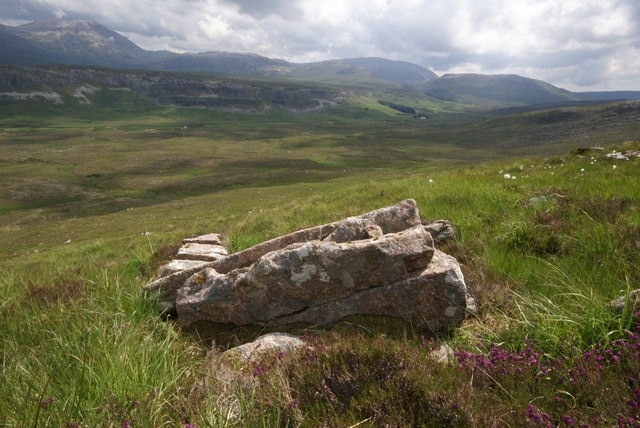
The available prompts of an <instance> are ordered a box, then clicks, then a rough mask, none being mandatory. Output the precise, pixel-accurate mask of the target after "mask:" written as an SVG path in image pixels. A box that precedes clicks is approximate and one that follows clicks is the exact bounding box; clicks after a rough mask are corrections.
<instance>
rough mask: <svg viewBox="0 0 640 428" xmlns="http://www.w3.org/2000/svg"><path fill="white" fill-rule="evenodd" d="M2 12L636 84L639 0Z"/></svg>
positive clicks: (299, 49)
mask: <svg viewBox="0 0 640 428" xmlns="http://www.w3.org/2000/svg"><path fill="white" fill-rule="evenodd" d="M0 16H2V17H3V18H2V20H1V22H4V23H19V22H26V21H30V20H42V19H51V18H55V17H64V18H65V19H90V20H94V21H97V22H100V23H102V24H104V25H106V26H108V27H109V28H112V29H114V30H116V31H118V32H120V33H122V34H124V35H125V36H127V37H129V38H130V39H132V40H133V41H134V42H136V43H138V44H140V45H141V46H142V47H144V48H145V49H168V50H175V51H181V52H184V51H198V52H203V51H211V50H224V51H237V52H255V53H258V54H261V55H265V56H269V57H277V58H282V59H286V60H290V61H295V62H308V61H317V60H323V59H331V58H344V57H360V56H380V57H385V58H390V59H398V60H404V61H410V62H414V63H418V64H421V65H424V66H427V67H429V68H431V69H434V70H435V71H437V72H439V73H444V72H480V73H488V74H489V73H517V74H523V75H526V76H527V77H533V78H538V79H541V80H546V81H549V82H550V83H553V84H557V85H560V86H564V87H567V88H571V89H581V88H582V89H597V88H602V89H640V65H639V64H638V60H637V59H636V58H638V49H640V26H638V25H637V23H638V22H640V2H638V1H637V0H562V1H558V0H536V1H531V0H509V1H507V0H485V1H482V2H478V1H473V0H350V1H348V2H347V1H344V2H337V1H333V0H272V1H264V0H163V1H161V2H159V1H156V0H137V1H135V2H123V1H122V0H3V1H2V4H0Z"/></svg>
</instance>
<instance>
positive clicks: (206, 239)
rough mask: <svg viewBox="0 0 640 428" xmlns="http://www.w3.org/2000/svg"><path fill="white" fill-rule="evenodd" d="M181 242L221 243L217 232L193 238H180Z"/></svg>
mask: <svg viewBox="0 0 640 428" xmlns="http://www.w3.org/2000/svg"><path fill="white" fill-rule="evenodd" d="M182 244H183V245H184V244H211V245H222V235H221V234H219V233H209V234H207V235H200V236H196V237H193V238H186V239H183V240H182Z"/></svg>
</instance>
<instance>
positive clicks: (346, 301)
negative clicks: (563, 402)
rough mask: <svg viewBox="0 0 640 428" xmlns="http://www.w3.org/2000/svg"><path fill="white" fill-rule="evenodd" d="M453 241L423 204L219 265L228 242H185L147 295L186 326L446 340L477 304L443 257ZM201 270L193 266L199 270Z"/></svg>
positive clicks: (292, 237)
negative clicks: (351, 321)
mask: <svg viewBox="0 0 640 428" xmlns="http://www.w3.org/2000/svg"><path fill="white" fill-rule="evenodd" d="M432 234H433V235H434V236H435V237H436V239H437V240H438V241H439V242H442V241H443V240H446V239H450V238H451V237H453V236H454V231H453V228H452V227H451V224H450V223H449V222H448V221H446V220H439V221H436V222H434V223H430V224H426V225H422V224H421V221H420V216H419V213H418V209H417V207H416V203H415V201H413V200H411V199H407V200H405V201H402V202H400V203H399V204H396V205H393V206H390V207H386V208H382V209H379V210H375V211H371V212H369V213H366V214H363V215H360V216H354V217H349V218H346V219H343V220H340V221H337V222H334V223H329V224H325V225H321V226H316V227H311V228H308V229H303V230H299V231H296V232H293V233H290V234H287V235H284V236H280V237H278V238H275V239H272V240H269V241H266V242H263V243H261V244H258V245H256V246H254V247H251V248H248V249H246V250H244V251H240V252H238V253H235V254H231V255H227V256H220V253H222V251H221V250H220V248H224V247H222V245H221V244H220V242H221V241H222V239H221V236H220V235H218V234H210V235H203V236H201V237H196V238H191V239H189V240H185V241H184V245H183V248H182V249H181V251H180V252H179V253H180V254H179V256H177V257H187V256H185V255H184V254H185V253H187V252H188V251H189V250H193V253H194V254H207V252H208V253H210V254H212V257H213V256H215V257H218V256H220V258H218V259H215V260H210V261H209V260H200V261H194V260H189V261H187V260H181V261H180V260H178V259H176V260H174V261H172V262H171V263H170V264H169V265H167V266H166V267H165V269H163V271H162V272H160V274H161V275H164V276H162V277H161V278H158V279H157V280H155V281H153V282H152V283H150V284H148V285H147V286H146V287H145V293H146V294H147V295H148V296H150V297H152V298H154V299H156V300H157V302H158V306H159V308H160V310H161V311H165V312H174V313H177V315H178V321H179V323H180V324H181V325H183V326H190V325H194V323H195V325H198V322H200V321H205V322H212V323H214V324H217V325H219V326H247V325H254V326H266V327H268V328H273V327H281V326H289V325H292V324H312V325H323V326H330V325H332V324H334V323H336V322H339V321H340V320H342V319H344V318H347V317H352V316H365V317H366V316H373V317H379V316H384V317H393V318H397V319H402V320H405V321H406V322H409V323H411V324H412V325H413V326H414V327H415V328H417V329H421V330H428V331H430V332H443V331H447V330H450V329H452V328H455V327H457V326H459V325H460V324H461V323H462V321H463V320H464V318H465V315H466V314H467V311H468V310H469V309H472V308H473V307H474V306H475V303H474V301H473V299H472V298H471V296H470V295H469V293H468V292H467V288H466V285H465V282H464V277H463V275H462V272H461V270H460V266H459V265H458V263H457V261H456V259H455V258H453V257H451V256H449V255H447V254H445V253H443V252H441V251H438V250H435V248H434V239H433V237H432ZM192 263H193V264H192Z"/></svg>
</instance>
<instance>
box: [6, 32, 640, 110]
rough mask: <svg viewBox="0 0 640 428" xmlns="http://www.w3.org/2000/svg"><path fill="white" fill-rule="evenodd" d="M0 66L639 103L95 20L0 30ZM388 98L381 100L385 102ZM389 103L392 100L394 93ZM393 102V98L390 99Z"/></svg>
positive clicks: (513, 102)
mask: <svg viewBox="0 0 640 428" xmlns="http://www.w3.org/2000/svg"><path fill="white" fill-rule="evenodd" d="M0 65H10V66H34V65H72V66H90V67H101V68H109V69H138V70H156V71H171V72H197V73H208V74H218V75H222V74H224V75H238V76H247V77H253V78H275V79H278V80H280V81H285V80H286V81H292V80H293V81H305V82H308V83H310V84H311V85H317V84H318V83H323V84H331V85H348V86H353V87H360V88H364V89H366V90H373V91H376V92H380V91H396V92H397V91H398V90H402V91H404V92H403V94H402V95H398V97H396V98H399V99H398V100H397V101H400V102H401V103H402V100H401V98H402V97H405V96H406V95H407V90H408V91H409V93H410V94H409V97H410V98H416V99H417V98H420V97H424V96H428V97H431V98H432V99H434V98H435V99H439V100H443V101H446V102H452V103H459V104H464V105H467V106H468V105H472V106H475V107H481V108H504V107H519V106H527V105H537V104H553V103H556V104H557V103H566V102H581V101H592V102H599V101H606V100H619V99H638V98H640V92H633V91H619V92H589V93H584V94H580V93H574V92H570V91H566V90H564V89H560V88H557V87H555V86H552V85H550V84H548V83H545V82H542V81H539V80H534V79H528V78H525V77H522V76H517V75H495V76H488V75H480V74H446V75H444V76H442V77H438V76H437V75H436V74H435V73H433V72H432V71H431V70H429V69H428V68H426V67H423V66H420V65H417V64H412V63H408V62H404V61H392V60H388V59H383V58H346V59H336V60H329V61H320V62H313V63H306V64H296V63H291V62H287V61H285V60H282V59H274V58H267V57H264V56H260V55H256V54H249V53H233V52H205V53H195V54H194V53H174V52H168V51H147V50H145V49H142V48H141V47H139V46H137V45H136V44H135V43H133V42H132V41H131V40H129V39H127V38H126V37H124V36H122V35H121V34H118V33H117V32H115V31H112V30H110V29H108V28H107V27H105V26H103V25H101V24H98V23H96V22H92V21H67V20H51V21H44V22H34V23H30V24H25V25H21V26H17V27H10V26H4V25H0ZM388 97H389V96H388V94H387V95H385V96H384V98H385V100H386V98H388ZM390 98H394V96H393V95H391V96H390ZM387 101H389V102H395V101H393V100H387Z"/></svg>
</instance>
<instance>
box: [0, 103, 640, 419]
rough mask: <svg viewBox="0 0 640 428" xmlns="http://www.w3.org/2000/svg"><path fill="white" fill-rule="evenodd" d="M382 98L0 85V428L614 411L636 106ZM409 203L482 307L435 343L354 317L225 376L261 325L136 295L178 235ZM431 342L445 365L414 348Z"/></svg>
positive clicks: (628, 403)
mask: <svg viewBox="0 0 640 428" xmlns="http://www.w3.org/2000/svg"><path fill="white" fill-rule="evenodd" d="M379 95H380V94H379V93H377V94H370V93H367V92H354V93H353V94H352V96H350V97H349V99H348V100H347V101H345V102H343V103H338V104H335V105H332V106H328V107H326V108H325V109H323V110H321V111H311V112H307V113H305V114H300V113H299V112H296V111H292V110H289V109H285V108H272V109H269V110H267V111H266V112H265V113H263V114H247V113H237V112H229V111H219V110H215V109H204V108H181V107H176V106H159V105H157V104H156V103H154V102H152V101H151V100H150V99H148V98H145V97H142V96H140V95H136V94H134V93H131V92H126V91H117V92H109V91H98V92H96V93H94V94H91V95H88V96H89V98H90V101H91V103H90V104H81V103H80V102H79V101H78V99H77V98H76V97H74V96H73V95H71V92H70V93H65V94H63V95H62V97H63V100H64V103H62V104H53V103H51V101H49V100H47V99H45V98H42V97H35V98H33V99H29V100H25V101H21V102H17V101H16V100H8V99H6V98H2V101H3V102H4V103H5V104H3V105H1V106H0V108H1V109H2V113H3V114H2V115H0V153H1V154H0V181H1V182H2V183H3V185H2V187H1V188H0V230H1V232H2V233H1V235H0V236H1V238H0V243H1V244H2V245H0V256H1V257H0V291H1V292H2V295H3V296H4V297H3V299H2V301H1V302H0V319H2V322H0V349H1V350H2V353H1V354H2V364H1V365H0V377H1V378H2V379H3V382H1V383H0V421H1V422H2V424H3V425H4V426H85V425H87V426H184V427H187V426H190V427H192V426H198V427H220V426H228V427H232V426H240V427H253V426H265V427H271V426H305V427H306V426H309V427H313V426H358V425H359V426H421V425H424V426H493V425H501V424H506V425H508V426H526V425H528V424H529V425H530V424H537V423H538V422H539V421H543V422H544V423H547V422H548V423H549V424H550V425H551V426H572V425H574V426H579V425H580V424H586V425H588V426H615V425H622V426H633V424H634V423H636V422H637V421H638V413H637V405H636V404H637V401H638V399H637V396H638V391H640V383H639V382H638V379H637V376H635V375H634V374H635V373H638V370H640V367H638V361H640V359H639V358H638V357H639V354H638V351H637V349H638V347H637V345H638V343H639V342H638V339H637V329H638V328H639V327H638V320H637V319H635V318H634V317H633V314H632V313H631V311H627V312H624V313H622V314H616V313H614V312H612V311H611V310H610V309H609V308H608V307H607V303H608V302H609V301H610V300H611V299H613V298H615V297H617V296H619V295H621V294H624V293H626V292H627V291H629V290H630V289H632V288H637V284H638V282H639V281H640V272H639V271H638V268H637V266H639V265H640V241H639V236H640V235H639V233H640V188H639V187H638V186H637V183H638V178H639V171H640V169H639V167H640V159H638V158H635V157H631V158H630V159H629V160H619V159H613V158H609V157H607V156H606V155H607V154H608V153H609V152H611V151H612V150H638V149H639V148H640V145H639V143H640V142H639V137H638V133H637V129H638V128H637V123H638V119H639V118H640V105H638V103H634V102H625V103H613V104H603V105H589V106H572V107H563V108H558V109H549V110H541V111H534V112H526V113H517V114H511V115H505V114H504V112H498V113H496V112H491V111H484V112H477V111H464V110H462V109H460V108H459V106H454V105H451V104H448V103H446V102H443V101H425V102H424V104H422V107H420V108H423V109H424V110H425V112H426V110H427V109H431V113H430V114H429V119H425V120H422V119H416V118H414V117H413V116H412V115H405V114H402V113H399V112H398V111H396V110H393V109H390V108H388V107H386V106H384V105H381V104H379V103H378V100H379V99H380V96H379ZM393 97H395V98H393ZM393 97H392V96H391V95H389V100H390V101H392V102H396V103H398V104H403V105H405V104H408V103H410V102H412V101H411V100H412V99H411V98H410V97H409V96H407V95H402V94H401V95H398V93H394V94H393ZM413 102H416V101H413ZM428 102H429V103H431V102H432V103H433V104H428ZM416 106H418V107H419V104H415V105H412V107H416ZM34 107H37V108H34ZM436 110H437V112H436ZM593 146H603V147H605V149H603V150H593V151H588V150H575V149H577V148H588V147H593ZM405 198H414V199H416V201H417V203H418V206H419V208H420V211H421V214H422V216H423V217H424V218H425V220H437V219H441V218H445V219H449V220H450V221H451V222H452V224H453V226H454V228H455V229H456V231H457V236H456V238H455V239H454V240H453V241H451V242H449V243H446V244H444V246H443V247H442V249H443V250H445V251H447V252H448V253H450V254H452V255H454V256H455V257H456V258H457V259H458V260H459V261H460V263H461V264H462V267H463V271H464V274H465V277H466V281H467V284H468V286H469V288H470V290H471V292H472V293H473V295H474V297H475V298H476V301H477V303H478V312H477V315H476V316H475V317H472V318H470V319H469V320H468V321H467V322H466V323H465V324H464V325H463V327H462V328H460V329H459V330H457V331H455V332H453V333H452V334H451V335H449V336H447V337H445V338H435V337H433V336H431V335H430V334H429V332H425V331H415V330H414V329H413V328H411V326H407V325H404V324H399V323H393V322H385V321H383V320H380V321H379V323H376V325H372V324H370V323H368V322H365V321H363V320H360V319H352V320H349V322H345V323H342V324H340V325H338V326H336V327H335V328H333V329H331V330H322V329H313V328H310V329H305V330H304V331H294V333H297V334H300V335H302V336H303V337H305V340H306V341H307V343H308V344H309V347H308V348H307V349H306V350H305V351H304V352H301V353H294V354H292V355H289V356H284V357H280V358H278V357H277V356H274V357H273V359H271V360H267V361H265V362H264V363H263V364H262V365H260V366H256V365H251V364H248V365H244V366H243V365H241V364H238V365H237V366H234V369H237V373H238V374H236V375H232V373H231V372H226V371H225V372H223V371H221V369H220V367H221V366H220V364H222V361H221V360H220V354H221V352H222V351H223V349H224V348H225V347H227V346H229V345H233V344H234V343H235V342H236V341H237V340H239V338H240V335H244V336H253V337H255V336H257V335H258V334H260V331H235V332H233V334H232V335H231V336H230V338H229V340H228V342H226V343H212V342H211V340H208V339H206V336H204V335H200V336H199V335H197V334H194V332H187V331H181V330H180V329H179V328H177V327H176V326H175V325H174V324H173V323H172V322H171V320H163V319H162V318H161V317H160V316H159V314H158V313H157V312H156V311H155V309H154V306H153V305H152V304H150V302H147V301H145V300H144V298H143V296H142V293H141V287H142V286H143V285H144V284H146V283H147V282H148V281H149V280H150V279H151V278H153V276H154V273H155V270H156V269H157V267H158V266H160V265H161V264H162V262H163V261H166V260H167V259H168V258H169V257H171V255H172V253H173V252H174V251H175V249H176V248H177V245H178V244H179V243H180V241H181V240H182V239H183V238H185V237H187V236H191V235H194V234H200V233H208V232H221V233H223V234H224V236H225V237H226V238H225V239H226V243H227V245H228V247H229V248H230V250H232V251H236V250H239V249H243V248H246V247H248V246H250V245H253V244H256V243H258V242H261V241H263V240H266V239H269V238H273V237H276V236H278V235H281V234H283V233H286V232H289V231H293V230H296V229H300V228H303V227H308V226H312V225H316V224H321V223H326V222H329V221H333V220H337V219H340V218H343V217H347V216H350V215H357V214H360V213H362V212H366V211H369V210H371V209H375V208H378V207H382V206H386V205H390V204H393V203H396V202H398V201H399V200H401V199H405ZM437 339H446V340H447V341H448V342H449V343H450V344H451V346H452V347H453V348H454V349H455V350H456V351H457V354H456V355H457V356H456V362H454V363H452V364H450V365H441V364H440V363H436V362H434V361H433V360H431V359H430V358H429V357H428V351H429V350H430V349H431V348H433V347H435V346H436V344H437ZM227 375H228V376H231V377H225V376H227ZM234 376H235V377H234ZM621 418H623V419H621ZM621 420H622V421H623V422H624V424H627V425H624V424H623V423H621V422H620V421H621ZM570 421H571V423H569V422H570Z"/></svg>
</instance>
